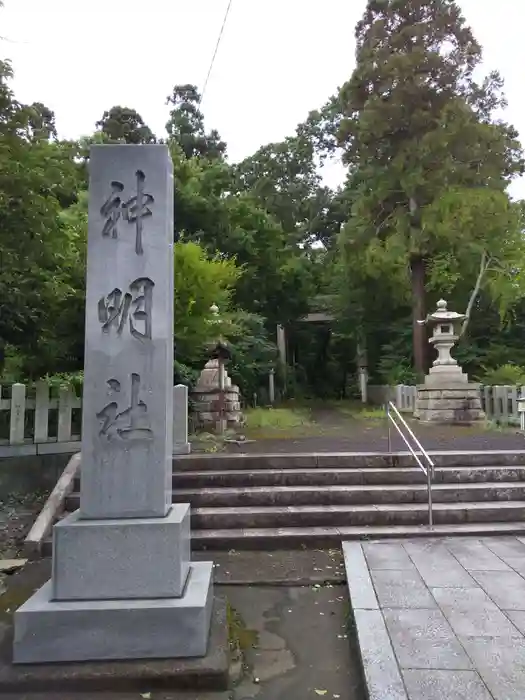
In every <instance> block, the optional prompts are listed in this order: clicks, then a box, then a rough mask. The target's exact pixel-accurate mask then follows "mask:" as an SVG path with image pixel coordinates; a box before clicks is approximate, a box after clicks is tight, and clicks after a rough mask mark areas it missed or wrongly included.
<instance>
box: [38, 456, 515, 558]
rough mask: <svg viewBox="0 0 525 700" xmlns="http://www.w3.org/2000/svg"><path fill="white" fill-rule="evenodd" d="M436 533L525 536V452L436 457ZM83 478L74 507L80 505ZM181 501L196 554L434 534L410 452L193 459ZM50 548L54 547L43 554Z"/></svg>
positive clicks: (178, 466) (181, 470)
mask: <svg viewBox="0 0 525 700" xmlns="http://www.w3.org/2000/svg"><path fill="white" fill-rule="evenodd" d="M431 456H432V458H433V460H434V462H435V464H436V473H435V481H434V486H433V501H434V528H433V530H432V533H434V534H446V533H451V534H452V533H456V532H462V533H465V534H469V533H470V534H487V533H494V532H516V531H525V452H502V451H498V452H470V453H459V452H456V453H452V452H442V453H431ZM78 490H79V480H78V478H77V479H76V480H75V484H74V487H73V492H72V493H71V494H70V495H69V496H67V498H66V500H65V511H66V512H71V511H73V510H75V509H76V508H78V506H79V500H80V497H79V493H78ZM173 501H174V502H189V503H190V504H191V506H192V543H193V548H194V549H230V548H238V549H241V548H243V549H279V548H285V547H302V546H304V547H312V546H331V545H338V544H339V543H340V541H341V540H342V539H352V538H367V537H385V536H400V535H410V536H414V535H429V534H430V533H429V529H428V525H427V523H428V508H427V491H426V477H425V475H424V474H423V473H422V472H421V471H420V469H419V468H418V467H416V466H413V459H412V457H411V456H410V455H408V454H394V455H390V456H389V455H386V454H378V453H376V454H358V453H346V454H316V455H315V454H282V455H281V454H280V455H264V454H261V455H259V454H251V455H240V454H234V455H191V456H187V457H181V458H178V459H176V460H174V471H173ZM44 551H47V552H49V551H50V543H48V545H47V547H45V548H44Z"/></svg>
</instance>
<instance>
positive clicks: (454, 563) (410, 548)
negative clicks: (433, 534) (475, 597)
mask: <svg viewBox="0 0 525 700" xmlns="http://www.w3.org/2000/svg"><path fill="white" fill-rule="evenodd" d="M405 549H406V551H407V552H408V554H409V555H410V558H411V560H412V562H413V563H414V565H415V567H416V569H417V571H418V572H419V575H420V576H421V578H422V579H423V581H424V582H425V583H426V585H427V586H431V587H439V586H444V587H447V588H451V587H454V586H459V587H464V586H469V585H474V584H475V582H474V580H473V579H472V577H471V576H470V575H469V574H468V573H467V571H465V569H464V568H463V567H462V566H461V564H460V563H459V562H458V560H457V559H456V558H455V557H454V556H453V555H452V554H451V553H450V552H449V551H448V549H447V548H446V547H445V546H444V545H443V544H441V543H440V542H439V541H437V542H434V543H432V544H427V545H426V546H424V547H420V546H418V543H414V542H407V543H406V545H405Z"/></svg>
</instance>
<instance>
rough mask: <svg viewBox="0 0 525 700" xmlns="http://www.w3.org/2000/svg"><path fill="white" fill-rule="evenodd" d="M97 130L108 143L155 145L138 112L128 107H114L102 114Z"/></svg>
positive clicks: (154, 140)
mask: <svg viewBox="0 0 525 700" xmlns="http://www.w3.org/2000/svg"><path fill="white" fill-rule="evenodd" d="M97 128H98V129H99V130H100V132H101V133H103V134H104V135H105V136H106V137H107V138H108V141H109V142H110V143H135V144H137V143H155V142H156V138H155V134H154V133H153V132H152V131H151V129H150V128H149V126H147V125H146V124H145V123H144V120H143V119H142V117H141V116H140V114H139V113H138V112H136V111H135V110H134V109H130V108H129V107H120V106H115V107H112V108H111V109H110V110H108V111H106V112H104V114H103V115H102V119H100V120H99V121H98V122H97Z"/></svg>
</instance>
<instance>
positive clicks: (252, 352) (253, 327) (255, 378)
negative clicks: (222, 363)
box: [226, 312, 277, 400]
mask: <svg viewBox="0 0 525 700" xmlns="http://www.w3.org/2000/svg"><path fill="white" fill-rule="evenodd" d="M226 335H227V338H228V340H229V342H230V344H231V351H232V358H231V362H230V364H229V366H228V373H229V375H230V377H231V378H232V380H233V382H234V383H235V384H237V385H238V386H239V387H240V389H241V394H242V395H243V396H245V397H246V399H247V400H250V399H251V397H252V396H253V394H254V393H256V392H257V391H258V390H259V389H260V388H261V387H264V389H267V387H268V374H269V372H270V370H271V369H274V368H275V365H276V361H277V347H276V345H275V343H273V342H271V341H270V339H269V336H268V332H267V330H266V328H265V324H264V319H263V318H262V317H260V316H256V315H254V314H247V313H245V312H240V313H237V314H235V315H234V316H233V317H232V325H231V327H230V328H229V329H226Z"/></svg>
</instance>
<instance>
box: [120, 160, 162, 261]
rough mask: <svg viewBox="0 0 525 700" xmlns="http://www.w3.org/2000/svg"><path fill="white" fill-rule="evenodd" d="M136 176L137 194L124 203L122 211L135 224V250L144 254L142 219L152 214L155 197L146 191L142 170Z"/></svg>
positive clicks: (127, 219) (138, 253)
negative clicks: (151, 205) (150, 206)
mask: <svg viewBox="0 0 525 700" xmlns="http://www.w3.org/2000/svg"><path fill="white" fill-rule="evenodd" d="M135 176H136V178H137V194H136V195H135V196H133V197H131V198H130V199H128V200H127V202H124V203H123V204H122V211H123V212H124V218H125V219H126V221H129V222H130V223H134V224H135V252H136V254H137V255H142V254H143V252H144V250H143V248H142V231H143V221H142V220H143V219H144V218H146V217H147V216H151V215H152V211H151V209H150V208H149V205H150V204H153V203H154V201H155V199H154V197H153V196H152V195H151V194H146V193H145V192H144V183H145V181H146V176H145V175H144V173H143V172H142V170H137V172H136V173H135Z"/></svg>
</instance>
